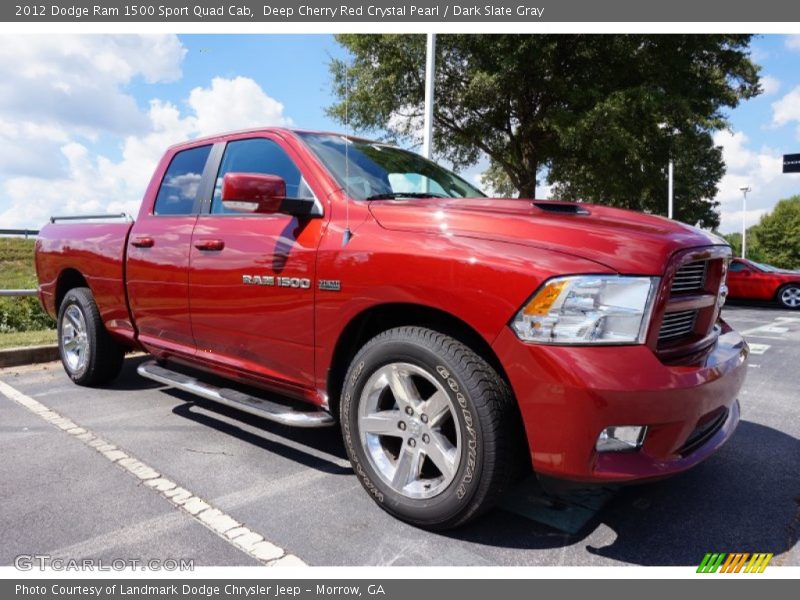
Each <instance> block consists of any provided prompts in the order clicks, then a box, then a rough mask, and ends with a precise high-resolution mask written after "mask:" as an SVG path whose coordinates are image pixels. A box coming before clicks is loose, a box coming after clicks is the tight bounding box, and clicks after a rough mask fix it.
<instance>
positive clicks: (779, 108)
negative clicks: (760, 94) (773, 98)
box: [772, 85, 800, 127]
mask: <svg viewBox="0 0 800 600" xmlns="http://www.w3.org/2000/svg"><path fill="white" fill-rule="evenodd" d="M792 121H798V122H800V85H798V86H796V87H795V88H794V89H793V90H792V91H791V92H789V93H788V94H786V95H785V96H784V97H783V98H781V99H780V100H778V101H777V102H773V103H772V124H773V125H776V126H778V127H780V126H782V125H786V124H787V123H791V122H792Z"/></svg>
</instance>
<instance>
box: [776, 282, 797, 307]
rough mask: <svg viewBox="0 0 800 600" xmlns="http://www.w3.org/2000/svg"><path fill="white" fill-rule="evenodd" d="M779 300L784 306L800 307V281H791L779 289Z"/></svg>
mask: <svg viewBox="0 0 800 600" xmlns="http://www.w3.org/2000/svg"><path fill="white" fill-rule="evenodd" d="M778 302H780V304H781V306H783V307H784V308H789V309H792V310H797V309H798V308H800V283H790V284H788V285H785V286H783V287H782V288H781V289H780V290H778Z"/></svg>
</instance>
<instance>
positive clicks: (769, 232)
mask: <svg viewBox="0 0 800 600" xmlns="http://www.w3.org/2000/svg"><path fill="white" fill-rule="evenodd" d="M725 239H726V240H727V241H728V243H729V244H731V246H733V249H734V254H735V255H736V256H740V255H741V251H742V235H741V234H740V233H732V234H729V235H726V236H725ZM747 258H749V259H751V260H755V261H757V262H763V263H767V264H770V265H774V266H776V267H780V268H783V269H800V196H792V197H791V198H786V199H784V200H781V201H779V202H778V203H777V204H776V205H775V208H773V209H772V212H770V213H767V214H765V215H763V216H762V217H761V219H760V220H759V222H758V224H756V225H753V226H752V227H750V228H748V230H747Z"/></svg>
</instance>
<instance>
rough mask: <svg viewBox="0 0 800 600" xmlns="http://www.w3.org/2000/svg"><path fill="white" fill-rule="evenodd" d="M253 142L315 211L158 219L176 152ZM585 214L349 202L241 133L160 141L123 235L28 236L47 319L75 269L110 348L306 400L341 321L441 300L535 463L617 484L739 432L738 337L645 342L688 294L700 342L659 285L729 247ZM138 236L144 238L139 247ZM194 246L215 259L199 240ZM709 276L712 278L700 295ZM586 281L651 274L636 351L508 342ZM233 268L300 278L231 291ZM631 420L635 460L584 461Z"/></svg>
mask: <svg viewBox="0 0 800 600" xmlns="http://www.w3.org/2000/svg"><path fill="white" fill-rule="evenodd" d="M253 137H265V138H269V139H272V140H274V141H275V142H277V143H278V144H280V146H281V147H282V148H283V149H284V150H285V151H286V152H287V154H288V155H289V156H290V157H291V158H292V160H293V161H294V162H295V163H296V164H297V166H298V167H299V169H300V170H301V172H302V174H303V177H304V179H305V181H306V182H307V183H308V185H309V187H310V189H311V190H312V191H313V193H314V195H315V196H316V198H317V199H318V200H319V202H320V203H321V205H322V207H323V213H324V216H323V217H322V218H299V217H295V216H289V215H286V214H281V213H275V214H261V215H241V214H211V213H210V212H209V209H208V206H207V203H206V204H204V205H203V208H202V209H201V211H200V214H199V215H194V216H184V217H170V216H157V215H154V214H153V202H154V198H155V196H156V193H157V190H158V187H159V184H160V182H161V179H162V178H163V176H164V173H165V171H166V169H167V166H168V165H169V162H170V160H171V159H172V157H173V156H174V154H175V153H176V152H178V151H180V150H184V149H186V148H190V147H192V146H196V145H200V144H209V143H211V144H215V145H218V146H219V145H223V144H224V143H225V142H227V141H230V140H235V139H247V138H253ZM212 187H213V186H212ZM545 206H546V205H545ZM581 206H582V207H583V208H585V209H586V211H587V213H588V214H563V213H554V212H548V211H546V210H543V209H542V208H541V207H540V206H537V205H536V204H534V203H532V202H531V201H530V200H508V199H485V198H478V199H417V200H395V201H373V202H363V201H356V200H352V199H350V200H348V199H347V198H346V197H345V196H344V194H343V191H342V189H341V188H340V186H339V185H337V183H336V182H335V180H334V179H333V178H332V177H331V176H330V175H329V174H328V173H327V171H326V170H325V169H324V168H323V167H322V165H321V164H320V163H319V161H318V160H317V159H316V157H315V156H314V155H313V154H312V153H311V152H310V151H309V150H308V149H307V147H306V146H305V145H304V144H303V143H302V141H301V140H300V139H299V138H298V137H297V136H296V135H295V134H294V133H293V132H291V131H289V130H285V129H268V130H256V131H248V132H239V133H236V134H230V135H224V136H217V137H212V138H206V139H203V140H195V141H192V142H190V143H186V144H181V145H178V146H174V147H172V148H170V149H169V150H168V151H167V153H166V154H165V156H164V158H163V159H162V160H161V162H160V163H159V165H158V167H157V169H156V171H155V173H154V175H153V178H152V180H151V182H150V185H149V186H148V188H147V191H146V193H145V196H144V199H143V201H142V206H141V209H140V212H139V216H138V218H137V220H136V222H135V223H134V224H133V225H131V224H125V223H119V224H99V223H83V224H59V225H55V226H53V225H48V226H46V227H45V228H44V229H43V230H42V232H41V234H40V237H39V241H38V243H37V269H38V274H39V281H40V297H41V300H42V302H43V304H44V306H45V308H46V309H47V310H48V312H49V313H50V314H55V312H56V310H57V309H56V307H57V302H58V299H59V297H60V295H62V294H63V289H64V288H65V286H66V282H69V281H74V278H75V276H77V275H80V276H81V277H83V278H84V279H85V281H86V283H87V284H88V286H89V287H90V288H91V289H92V292H93V294H94V296H95V298H96V300H97V303H98V306H99V308H100V311H101V315H102V317H103V320H104V321H105V323H106V327H107V328H108V330H109V331H110V332H111V334H112V335H113V336H114V337H115V338H117V339H119V340H120V341H122V342H124V343H127V344H129V345H131V346H134V347H139V348H143V349H145V350H147V351H149V352H151V353H153V354H154V355H156V356H157V357H161V358H171V359H173V360H177V361H180V362H184V363H187V364H191V365H194V366H196V367H199V368H203V369H207V370H210V371H213V372H215V373H218V374H221V375H224V376H227V377H230V378H233V379H235V380H237V381H241V382H246V383H249V384H254V385H257V386H261V387H264V388H267V389H271V390H277V391H279V392H282V393H285V394H287V395H290V396H292V397H295V398H299V399H303V400H306V401H308V402H311V403H314V404H317V405H327V403H328V388H329V380H328V376H329V370H330V368H331V365H332V361H333V360H334V354H335V352H338V351H341V350H342V347H341V346H338V347H337V344H338V343H339V342H340V340H341V339H343V338H342V336H343V332H345V331H347V330H348V329H347V328H348V325H349V324H352V323H355V322H357V321H356V320H357V319H359V318H360V317H361V316H362V315H364V314H365V313H366V311H371V310H377V309H380V308H381V307H384V306H388V305H392V306H393V307H400V308H403V307H407V308H409V309H412V308H413V307H418V306H423V307H426V308H427V309H435V310H436V311H439V312H441V313H446V314H447V315H450V317H451V318H452V319H457V320H458V321H461V323H462V324H464V325H465V326H466V327H469V328H470V329H471V330H472V331H473V332H474V333H475V334H476V335H477V336H479V337H480V338H482V339H483V341H484V342H485V344H486V346H487V347H490V348H491V349H492V351H493V352H494V353H495V358H496V361H495V362H496V363H497V364H499V365H500V367H501V369H502V371H503V372H504V373H503V374H504V375H505V376H506V377H507V378H508V381H509V383H510V385H511V387H512V389H513V392H514V395H515V397H516V399H517V402H518V404H519V407H520V412H521V416H522V419H523V422H524V425H525V430H526V432H527V438H528V445H529V449H530V454H531V458H532V461H533V466H534V468H535V469H536V470H537V471H538V472H540V473H543V474H547V475H552V476H556V477H564V478H569V479H575V480H582V481H609V480H610V481H625V480H633V479H641V478H651V477H660V476H664V475H668V474H670V473H674V472H677V471H680V470H683V469H686V468H688V467H690V466H692V465H693V464H695V463H697V462H699V461H700V460H702V459H703V458H705V457H706V456H708V455H709V454H710V453H711V452H713V451H714V450H716V449H717V448H718V447H719V446H720V445H721V444H722V443H723V442H725V441H726V440H727V439H728V438H729V437H730V435H731V434H732V432H733V429H734V428H735V426H736V423H737V421H738V418H739V411H738V405H737V404H736V396H737V394H738V391H739V389H740V387H741V385H742V382H743V380H744V375H745V372H746V369H745V367H746V365H745V362H746V357H747V346H746V344H745V343H744V341H743V339H742V338H741V336H740V335H738V334H737V333H736V332H734V331H732V330H730V328H729V327H727V325H725V324H724V323H722V322H720V323H721V329H717V330H715V331H714V332H713V334H712V335H709V336H702V335H701V336H699V337H698V339H697V340H695V341H694V342H693V344H694V345H693V346H691V347H690V348H689V350H690V351H691V352H690V354H689V355H687V354H686V352H683V354H682V355H681V356H677V355H676V352H677V351H676V350H675V349H674V348H673V349H670V348H660V347H657V337H658V328H659V326H660V323H661V319H662V317H663V315H664V313H665V312H670V311H674V310H681V309H682V308H685V306H684V305H685V304H686V303H687V302H689V303H692V302H694V303H696V304H695V305H696V306H703V307H705V308H703V309H702V311H701V313H702V314H701V317H699V322H700V324H699V325H698V327H700V328H701V329H703V331H706V332H707V330H710V329H711V325H712V324H713V322H714V321H715V320H716V319H717V317H718V313H719V308H718V306H716V304H715V303H713V301H712V300H710V299H709V298H708V296H709V294H708V293H705V294H701V295H698V296H697V297H692V298H689V299H688V300H682V301H681V302H683V304H680V303H677V302H676V301H675V300H674V299H670V298H668V294H667V293H666V291H665V290H666V286H667V285H668V283H669V281H670V278H671V277H672V276H673V274H674V273H675V271H676V269H677V268H678V266H679V265H680V264H681V263H682V262H685V261H687V260H696V259H699V258H704V259H705V258H708V259H710V258H713V259H722V260H725V259H727V257H729V256H730V250H729V248H728V247H727V245H726V244H725V243H724V242H723V241H722V240H720V239H719V238H717V237H715V236H713V235H711V234H709V233H705V232H702V231H700V230H697V229H694V228H692V227H688V226H686V225H683V224H680V223H677V222H675V221H670V220H667V219H663V218H661V217H655V216H649V215H644V214H639V213H633V212H629V211H623V210H618V209H613V208H608V207H601V206H594V205H588V204H582V205H581ZM348 228H349V230H350V231H351V233H352V237H351V239H350V240H349V242H347V243H346V244H345V243H343V236H344V233H345V230H346V229H348ZM145 239H149V240H150V241H151V242H152V243H151V244H146V245H144V246H142V245H139V242H140V241H141V240H145ZM208 242H221V243H222V248H216V249H212V248H203V247H202V246H203V245H204V244H207V243H208ZM198 246H201V247H198ZM717 263H719V264H720V265H721V260H718V261H717ZM719 269H720V270H718V272H712V274H711V275H710V281H711V282H712V283H713V284H714V285H718V284H719V280H720V278H721V276H722V275H721V267H719ZM586 273H591V274H600V273H608V274H613V273H621V274H635V275H649V276H658V277H661V278H662V289H661V290H660V291H659V294H658V297H657V299H656V306H655V310H654V314H653V318H652V320H651V323H650V329H649V332H648V336H647V340H648V341H647V343H646V344H644V345H634V346H606V347H603V346H582V347H570V346H544V345H534V344H525V343H523V342H521V341H519V340H518V339H517V338H516V336H515V335H514V334H513V332H512V331H511V329H510V328H509V327H508V324H509V322H510V320H511V319H512V318H513V317H514V315H515V313H516V312H517V311H518V310H519V309H520V307H521V306H522V305H523V304H524V303H525V301H526V300H527V299H528V298H530V296H531V295H532V294H533V293H534V291H535V290H536V289H537V288H538V287H539V286H540V285H541V284H542V283H543V282H544V281H546V280H547V279H548V278H550V277H554V276H559V275H565V274H586ZM245 275H250V276H256V275H257V276H272V277H276V278H278V277H286V278H295V279H296V280H298V281H299V280H308V281H309V282H310V285H309V286H308V287H280V286H262V285H245V284H244V283H243V276H245ZM70 277H72V279H70ZM320 280H338V281H340V282H341V290H340V291H325V290H321V289H320V288H319V285H318V282H319V281H320ZM707 300H708V301H707ZM709 301H710V302H712V303H711V304H710V303H709ZM699 338H702V339H699ZM344 350H345V351H347V350H349V351H352V352H354V351H356V350H357V348H344ZM689 350H687V351H689ZM721 408H726V409H728V416H727V418H726V422H725V423H724V425H723V426H722V427H721V428H720V429H719V430H718V431H717V433H716V434H715V435H714V436H712V437H711V438H710V439H709V440H707V441H706V442H705V444H703V445H702V446H701V447H700V448H698V449H695V450H693V451H692V452H691V453H689V454H688V455H682V454H681V453H680V452H679V448H680V447H681V446H682V445H683V443H684V442H685V441H686V439H687V438H688V436H689V434H690V432H691V431H692V430H693V429H694V428H695V427H696V426H697V425H698V423H700V422H702V421H704V420H705V419H708V418H710V417H709V416H710V415H714V414H717V412H718V411H719V410H720V409H721ZM625 424H637V425H647V426H648V428H649V432H648V436H647V440H646V443H645V445H644V447H643V448H642V450H641V451H640V452H635V453H630V454H623V453H613V454H602V455H598V454H597V453H596V452H595V451H594V444H595V440H596V439H597V436H598V434H599V433H600V431H601V430H602V429H604V428H605V427H607V426H610V425H625Z"/></svg>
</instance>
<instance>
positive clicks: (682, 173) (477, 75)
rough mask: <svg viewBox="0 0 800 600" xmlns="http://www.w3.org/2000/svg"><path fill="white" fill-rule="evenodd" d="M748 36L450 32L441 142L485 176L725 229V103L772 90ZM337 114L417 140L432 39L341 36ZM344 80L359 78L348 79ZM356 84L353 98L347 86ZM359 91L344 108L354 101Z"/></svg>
mask: <svg viewBox="0 0 800 600" xmlns="http://www.w3.org/2000/svg"><path fill="white" fill-rule="evenodd" d="M750 39H751V36H749V35H705V34H704V35H638V34H637V35H461V34H459V35H439V36H437V57H436V60H437V65H436V80H435V86H436V87H435V93H436V101H435V109H434V129H435V133H434V145H433V149H434V152H435V154H436V155H437V156H439V157H441V158H443V159H445V160H448V161H450V162H451V163H452V164H453V165H454V167H455V168H456V169H463V168H466V167H468V166H472V165H474V164H476V163H477V162H478V161H479V159H480V157H481V155H482V154H485V155H486V156H488V158H489V161H490V166H489V168H488V170H487V171H486V172H485V173H484V183H485V184H489V185H491V187H492V188H494V189H495V190H497V191H498V192H499V193H502V194H506V195H513V194H519V195H521V196H523V197H531V196H534V194H535V192H536V186H537V183H538V184H540V185H541V184H542V183H543V182H542V181H540V180H539V177H540V176H541V175H542V174H544V173H546V174H547V176H546V181H547V183H548V184H550V185H553V186H554V191H555V194H556V195H558V196H560V197H564V198H573V199H582V200H586V201H593V202H601V203H605V204H612V205H615V206H622V207H628V208H633V209H637V210H646V211H649V212H653V213H661V214H663V213H665V212H666V195H667V194H666V187H667V185H666V170H667V162H668V160H669V157H670V156H672V157H673V160H674V162H675V188H674V189H675V209H676V215H675V216H676V218H678V219H680V220H683V221H686V222H689V223H692V224H694V223H699V224H700V225H702V226H706V227H715V226H717V225H718V224H719V216H718V214H717V212H716V207H717V203H716V202H715V201H714V200H713V198H714V196H715V195H716V192H717V184H718V182H719V180H720V179H721V178H722V176H723V174H724V172H725V167H724V163H723V160H722V153H721V149H720V148H719V147H716V146H715V145H714V143H713V138H712V135H713V133H714V132H715V131H716V130H718V129H720V128H724V127H726V126H727V124H728V122H727V118H726V114H725V111H726V109H729V108H732V107H735V106H737V105H738V104H739V102H741V101H742V100H744V99H747V98H750V97H752V96H755V95H757V94H758V93H760V87H759V78H758V71H759V68H758V67H757V66H756V65H755V64H754V63H753V62H752V61H751V59H750V56H749V43H750ZM337 40H338V41H339V43H340V44H342V45H343V46H344V47H345V48H346V49H347V50H348V51H349V52H350V54H351V57H350V58H349V59H348V60H347V61H343V60H338V59H333V60H331V62H330V70H331V74H332V77H333V88H334V93H335V95H336V96H337V98H338V100H337V102H336V103H335V104H334V105H333V106H331V107H329V109H328V110H329V114H331V115H332V116H334V117H335V118H337V119H338V120H339V121H341V122H345V112H347V121H349V126H350V127H352V128H353V129H354V130H356V131H364V132H370V133H373V134H378V135H379V136H380V137H383V138H384V139H389V140H392V141H397V142H401V143H407V144H408V143H412V144H413V143H414V142H418V141H419V136H420V130H421V124H422V115H423V109H424V106H423V99H424V86H425V38H424V36H420V35H389V34H376V35H354V34H347V35H339V36H337ZM346 83H347V84H348V85H346ZM346 88H347V93H346ZM346 95H347V96H348V102H347V107H345V101H344V100H345V96H346Z"/></svg>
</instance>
